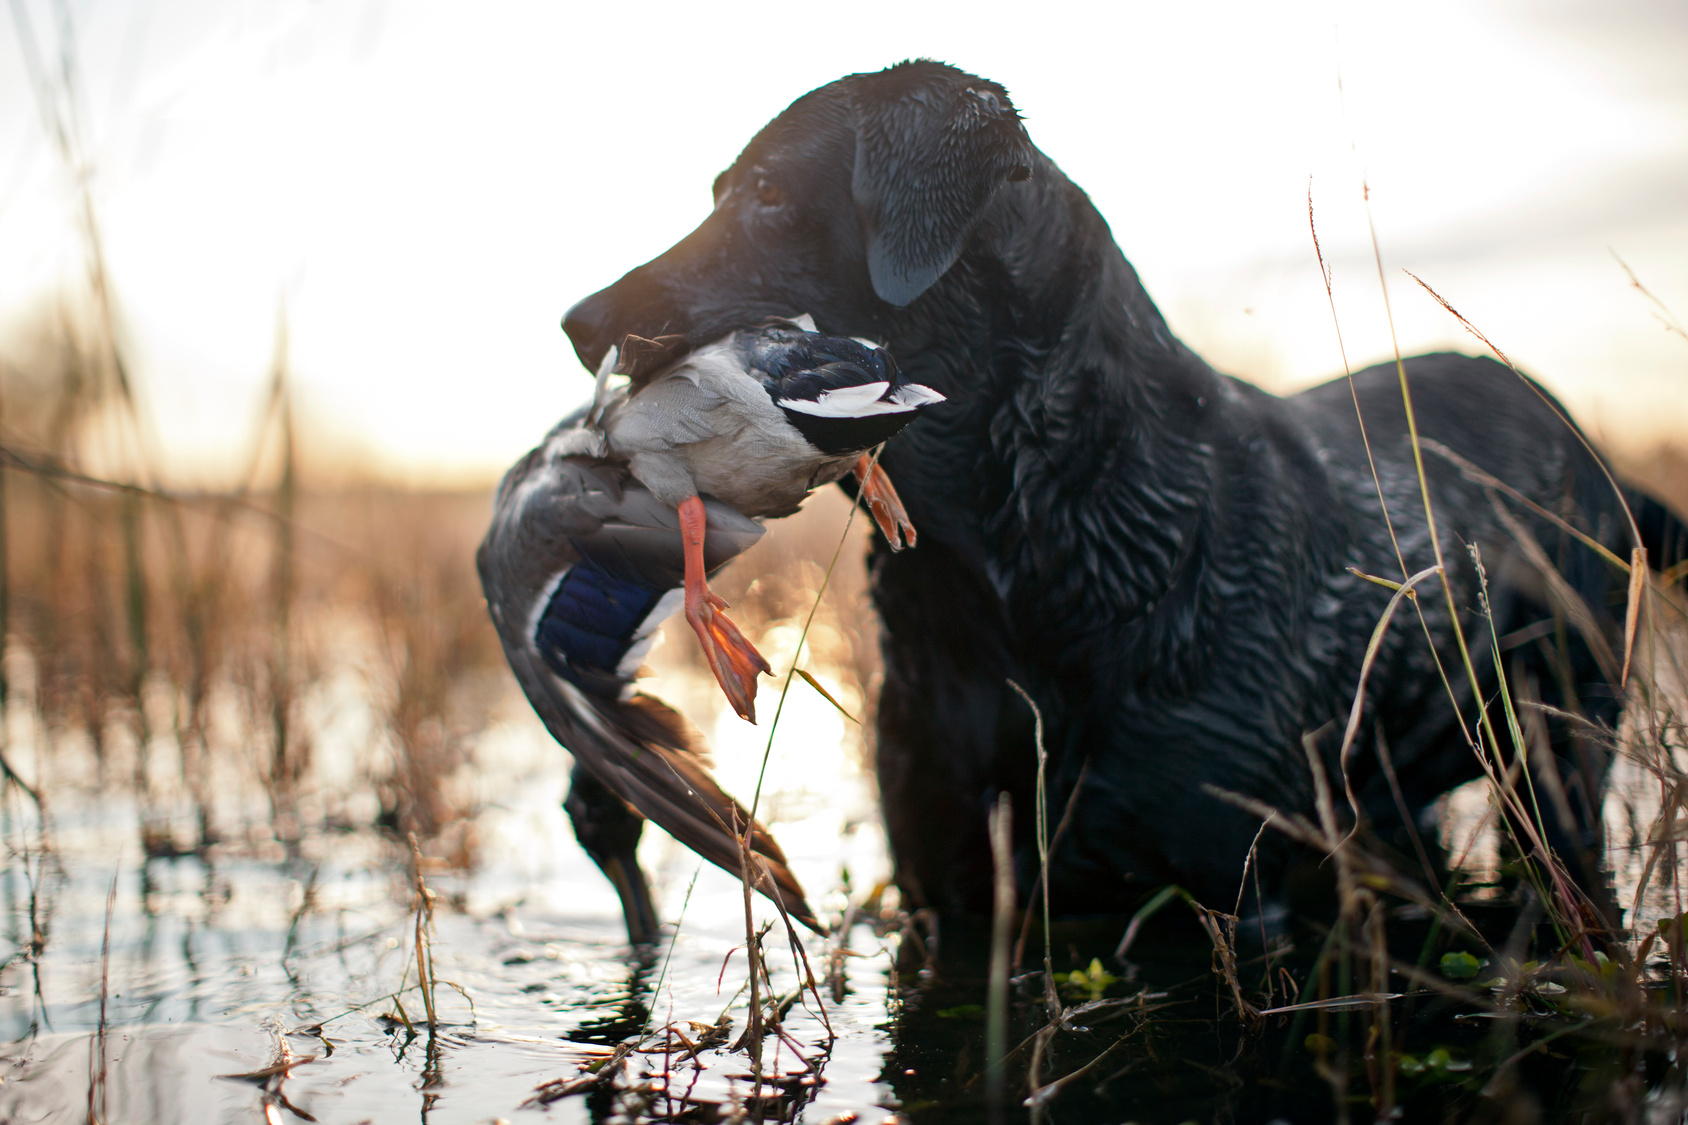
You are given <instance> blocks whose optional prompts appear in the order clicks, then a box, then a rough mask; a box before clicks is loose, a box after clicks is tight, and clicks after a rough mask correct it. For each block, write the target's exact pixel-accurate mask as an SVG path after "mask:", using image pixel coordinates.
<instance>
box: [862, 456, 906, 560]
mask: <svg viewBox="0 0 1688 1125" xmlns="http://www.w3.org/2000/svg"><path fill="white" fill-rule="evenodd" d="M855 473H856V480H857V481H858V482H859V483H860V485H861V496H862V502H863V503H864V504H866V505H867V509H868V511H869V512H872V513H873V520H874V522H875V523H877V524H878V525H879V530H880V531H882V532H884V534H885V541H886V542H887V543H889V544H891V550H893V551H900V550H902V549H903V540H904V539H907V540H908V545H909V546H910V547H912V546H914V542H915V535H914V524H912V523H910V522H909V518H908V512H907V511H905V510H904V509H903V502H902V499H901V498H900V497H898V495H897V490H896V488H894V487H893V486H892V484H891V478H890V476H889V475H887V473H886V472H885V470H884V469H882V468H880V467H879V463H878V462H877V461H875V460H874V459H873V458H872V457H870V456H868V455H867V454H866V453H864V454H862V455H861V457H860V458H858V459H857V461H856V467H855Z"/></svg>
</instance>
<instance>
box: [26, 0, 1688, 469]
mask: <svg viewBox="0 0 1688 1125" xmlns="http://www.w3.org/2000/svg"><path fill="white" fill-rule="evenodd" d="M66 3H67V4H68V5H69V7H70V9H71V13H72V23H73V24H74V27H75V30H76V36H77V43H78V57H79V59H80V63H81V77H82V101H81V109H82V114H83V128H84V132H85V135H86V137H87V140H88V146H87V147H88V151H89V153H90V154H91V157H92V160H91V163H92V167H93V172H92V175H93V180H92V184H93V191H94V197H95V200H96V203H97V206H98V209H99V213H100V216H101V220H102V222H103V224H104V230H105V235H106V240H107V246H108V252H109V259H110V263H111V268H112V273H113V276H114V279H115V283H116V290H117V297H118V300H119V303H120V307H121V311H122V315H123V318H124V321H125V323H126V325H127V327H128V332H129V335H130V338H131V341H132V344H133V346H134V348H135V352H136V356H137V358H138V362H137V368H138V374H139V378H140V382H141V383H142V385H143V387H144V388H145V392H146V395H147V397H148V401H149V402H150V404H151V407H152V410H153V411H154V413H155V416H156V425H157V428H158V431H159V432H160V434H161V435H162V436H163V439H164V443H165V445H166V446H167V448H168V449H169V450H170V451H171V454H172V456H173V458H174V461H175V465H176V467H177V471H178V473H179V474H184V475H195V474H197V473H200V472H203V471H205V470H206V469H207V467H209V466H214V465H216V464H219V463H226V462H229V461H231V460H237V459H238V458H237V457H236V456H235V455H236V454H237V453H238V452H239V451H241V450H242V449H244V447H245V444H246V442H247V441H248V440H249V437H248V434H249V432H250V426H251V423H252V419H253V418H254V416H255V415H256V414H257V412H258V410H259V407H260V404H261V398H262V390H263V381H264V378H265V371H266V368H267V365H268V360H269V354H270V350H271V345H272V338H273V335H274V324H275V317H276V311H277V307H278V304H279V303H280V302H281V301H282V300H283V299H285V302H286V305H287V309H288V320H289V324H290V328H291V333H292V358H293V363H294V368H295V371H296V374H297V376H298V379H299V381H300V387H301V389H302V394H303V397H304V399H305V409H306V410H307V411H308V412H309V415H310V416H311V417H312V418H313V419H314V420H315V422H316V424H317V426H318V428H319V432H320V433H322V434H325V435H331V437H332V440H333V441H335V442H338V443H340V444H342V445H344V444H347V443H351V444H354V445H356V446H358V447H359V448H361V449H364V450H365V451H367V452H368V454H369V455H370V456H371V457H373V458H375V459H376V460H377V461H378V462H379V463H381V464H383V465H384V466H385V467H386V468H387V469H388V471H390V472H391V473H393V474H394V475H396V476H401V477H404V478H408V479H412V480H417V481H444V480H453V479H455V480H462V479H465V478H477V477H490V476H491V475H492V474H494V473H496V472H497V471H499V470H500V469H501V468H502V467H503V466H505V465H507V464H508V463H509V462H511V461H512V460H514V459H515V457H517V456H518V455H519V454H520V453H521V452H522V451H523V450H525V449H526V448H527V447H528V446H530V445H531V444H533V442H534V441H535V440H536V439H537V438H538V437H539V436H540V434H541V433H542V432H543V431H544V430H545V428H546V427H547V426H548V425H549V423H550V422H551V421H552V420H554V419H555V418H557V417H559V416H560V415H561V414H563V413H564V412H565V411H566V410H567V409H568V408H570V407H571V406H573V405H574V404H575V403H576V402H578V401H579V400H581V399H582V398H584V397H585V395H586V394H587V392H588V390H589V384H588V380H587V376H586V374H585V372H584V371H583V370H582V369H581V368H580V366H579V364H578V362H577V361H576V360H575V358H574V355H573V352H572V351H571V350H570V348H569V347H568V343H567V340H566V339H565V337H564V336H563V334H562V332H561V330H560V329H559V328H558V322H559V320H560V318H561V315H562V312H563V310H564V309H565V308H566V307H567V306H568V305H569V304H570V303H572V302H573V301H574V300H576V299H577V298H579V297H582V296H584V295H586V294H587V293H589V292H591V291H592V290H594V289H596V288H599V287H601V286H602V285H604V284H607V283H608V282H610V281H613V280H614V279H615V278H616V277H617V276H619V275H620V274H621V273H622V272H624V271H625V270H627V269H629V268H631V267H632V266H634V265H637V264H639V263H640V262H643V261H645V260H646V259H648V258H650V257H651V256H653V255H655V254H656V253H659V252H660V251H661V250H663V249H665V248H666V247H668V246H669V245H671V244H672V243H673V242H674V241H675V240H677V239H678V238H679V237H681V236H682V235H683V234H685V233H686V231H688V230H690V229H691V228H692V227H693V226H694V225H695V224H696V223H697V222H698V221H700V220H701V219H702V218H703V217H704V215H705V214H706V213H707V211H708V208H709V202H710V199H709V185H710V182H711V180H712V179H713V178H714V176H715V174H716V173H717V172H718V171H719V170H720V169H721V168H723V167H725V166H726V165H727V164H728V163H729V162H730V161H731V160H732V158H733V156H734V155H735V154H736V153H737V152H738V150H739V149H740V148H741V147H742V146H743V144H744V143H745V142H746V141H747V140H748V139H749V138H750V136H751V134H752V133H753V132H754V131H755V130H756V129H757V128H758V127H759V126H760V125H761V124H763V123H764V122H765V121H767V120H768V119H769V118H770V117H772V116H773V115H774V114H776V113H778V112H779V111H780V110H781V109H783V108H784V107H785V106H786V105H787V104H788V103H789V102H790V101H791V100H792V99H793V98H795V97H797V96H798V95H799V94H802V93H803V92H805V91H807V90H809V89H811V88H813V87H815V86H817V85H820V84H822V83H824V82H826V81H829V80H831V79H833V78H836V77H838V76H840V75H842V74H845V73H848V72H851V71H856V70H872V69H878V68H880V67H883V66H885V65H888V64H890V63H892V62H895V61H897V60H900V59H902V58H905V57H910V56H922V55H924V56H932V57H937V58H942V59H944V60H946V61H949V62H953V63H955V64H957V65H959V66H962V67H964V68H966V69H969V70H973V71H975V72H976V73H980V74H983V75H985V76H987V77H989V78H993V79H995V80H997V81H1000V82H1002V83H1003V84H1004V85H1005V86H1007V87H1008V90H1009V92H1010V93H1011V95H1012V96H1013V97H1014V100H1015V102H1016V104H1017V105H1018V106H1019V107H1020V109H1021V111H1022V113H1023V114H1024V116H1025V118H1026V124H1027V128H1028V129H1029V131H1030V133H1031V136H1032V138H1033V140H1034V141H1035V142H1037V144H1038V145H1039V146H1040V147H1041V148H1042V149H1043V150H1044V151H1045V152H1047V153H1048V154H1049V155H1050V156H1051V157H1053V158H1054V159H1055V160H1056V161H1057V162H1058V163H1059V164H1060V165H1061V166H1062V167H1063V168H1064V169H1065V170H1066V171H1067V173H1068V174H1069V175H1071V176H1072V177H1073V178H1074V179H1075V180H1076V181H1077V182H1078V183H1079V184H1080V185H1082V186H1083V187H1084V188H1085V189H1086V190H1087V191H1089V193H1090V195H1091V197H1092V198H1093V199H1094V200H1095V201H1096V204H1097V205H1098V207H1100V209H1101V210H1102V213H1103V214H1104V215H1105V216H1106V217H1107V219H1108V220H1109V222H1110V223H1111V224H1112V226H1113V229H1114V233H1115V235H1116V236H1117V238H1118V239H1119V241H1120V244H1121V246H1122V247H1123V248H1124V250H1125V252H1126V255H1127V257H1129V258H1130V259H1131V261H1132V262H1133V264H1134V265H1135V266H1136V267H1137V269H1138V271H1139V273H1140V274H1141V275H1142V277H1143V279H1144V281H1145V283H1146V284H1147V285H1148V287H1149V290H1150V292H1151V293H1152V294H1153V295H1154V296H1155V298H1156V299H1157V300H1158V301H1159V303H1160V305H1161V307H1162V309H1163V311H1164V312H1165V313H1166V314H1167V315H1168V317H1169V319H1170V320H1171V322H1172V325H1173V327H1174V329H1175V330H1176V331H1178V332H1179V333H1180V334H1181V335H1182V336H1183V337H1184V339H1185V340H1186V341H1188V342H1189V343H1190V344H1191V345H1192V346H1194V347H1195V348H1197V350H1199V351H1201V352H1203V353H1204V354H1205V355H1206V356H1207V357H1208V358H1209V359H1210V360H1211V361H1213V362H1214V363H1215V364H1216V365H1218V366H1219V367H1221V368H1222V369H1225V370H1228V371H1231V372H1233V373H1236V374H1239V375H1244V376H1247V377H1250V378H1254V379H1256V380H1258V381H1260V382H1262V383H1264V384H1265V385H1267V386H1270V387H1273V388H1275V389H1286V388H1290V387H1294V386H1300V385H1305V384H1307V383H1310V382H1314V381H1317V380H1319V379H1322V378H1326V377H1329V376H1330V375H1333V374H1339V373H1340V371H1341V356H1340V353H1339V351H1338V348H1337V337H1336V334H1335V331H1334V330H1333V327H1332V323H1331V314H1330V310H1329V307H1328V306H1327V304H1326V300H1325V294H1324V290H1323V287H1322V285H1321V284H1320V281H1319V276H1318V271H1317V266H1316V265H1315V262H1314V258H1313V253H1312V245H1311V240H1310V239H1309V237H1308V232H1307V213H1306V212H1307V207H1306V194H1307V190H1308V183H1309V178H1311V182H1312V187H1313V193H1314V199H1315V203H1316V206H1317V209H1318V218H1319V233H1320V237H1321V240H1322V241H1323V243H1324V246H1325V250H1326V254H1327V257H1328V258H1329V260H1330V261H1331V264H1332V266H1333V269H1334V272H1335V281H1336V287H1337V307H1338V312H1339V314H1340V317H1341V326H1342V333H1343V340H1344V342H1345V343H1346V344H1347V349H1348V354H1349V356H1350V357H1351V358H1352V359H1354V360H1355V361H1356V363H1357V364H1360V363H1369V362H1375V361H1377V360H1380V359H1383V358H1385V357H1386V356H1387V355H1388V354H1389V349H1390V344H1389V334H1388V324H1387V321H1386V318H1385V314H1384V307H1383V304H1382V302H1381V300H1380V299H1379V294H1378V286H1377V278H1376V272H1375V269H1374V267H1373V266H1372V263H1371V252H1370V243H1369V241H1368V236H1367V227H1366V215H1365V212H1364V210H1363V208H1362V206H1361V188H1360V185H1361V182H1362V179H1363V180H1365V181H1366V182H1369V184H1370V187H1371V202H1372V216H1373V218H1374V220H1375V223H1376V228H1377V233H1378V237H1379V240H1380V242H1381V246H1382V252H1383V258H1384V262H1385V266H1386V269H1387V272H1388V276H1389V279H1390V281H1389V285H1390V292H1391V296H1392V298H1393V302H1394V313H1395V322H1396V328H1397V330H1398V332H1399V335H1400V341H1401V345H1402V347H1403V348H1404V349H1406V350H1407V351H1409V352H1410V351H1415V350H1424V349H1427V348H1431V347H1441V346H1449V345H1452V346H1459V347H1475V346H1476V344H1475V342H1474V341H1471V340H1470V339H1469V337H1466V336H1465V335H1464V333H1463V331H1462V330H1461V329H1460V328H1459V326H1458V325H1457V324H1456V323H1454V322H1453V321H1452V320H1451V318H1449V317H1448V316H1447V314H1446V313H1444V312H1442V311H1441V310H1440V309H1439V308H1437V307H1436V306H1435V305H1434V304H1433V303H1432V302H1431V301H1430V300H1429V298H1428V297H1426V296H1425V295H1424V294H1423V293H1422V292H1420V291H1419V290H1418V289H1417V286H1416V285H1414V284H1413V283H1412V282H1411V281H1410V280H1409V279H1407V278H1406V277H1405V276H1404V275H1403V274H1402V273H1401V272H1400V270H1401V269H1402V268H1403V267H1404V268H1408V269H1411V270H1413V272H1415V273H1417V274H1419V275H1420V276H1421V277H1423V278H1424V279H1425V280H1426V281H1428V282H1430V283H1431V284H1432V285H1434V286H1436V288H1437V289H1438V290H1439V291H1440V292H1441V293H1442V294H1443V295H1444V296H1446V297H1447V298H1448V299H1449V300H1450V301H1451V302H1452V303H1453V304H1454V305H1455V306H1456V307H1457V308H1459V309H1460V311H1461V312H1463V313H1465V314H1466V315H1467V316H1468V317H1470V318H1471V319H1472V320H1473V321H1474V322H1475V323H1476V324H1477V325H1478V326H1479V327H1481V328H1482V329H1483V330H1484V331H1485V332H1486V333H1487V334H1488V335H1489V337H1490V338H1491V339H1493V340H1494V341H1495V342H1496V343H1497V344H1498V345H1499V346H1500V347H1502V348H1503V349H1505V350H1506V351H1507V352H1508V353H1509V354H1510V355H1511V356H1512V357H1513V358H1514V359H1515V360H1516V361H1517V362H1519V363H1520V364H1521V365H1523V366H1525V367H1526V368H1527V369H1528V370H1531V371H1533V372H1534V373H1536V374H1537V375H1539V376H1540V377H1541V378H1542V379H1544V380H1545V381H1546V382H1547V383H1548V384H1549V385H1551V386H1552V387H1554V388H1555V389H1556V390H1557V391H1559V393H1561V394H1562V395H1563V396H1564V397H1565V398H1566V399H1567V400H1568V402H1569V403H1570V404H1571V405H1572V407H1573V409H1574V410H1575V412H1576V413H1577V415H1578V416H1579V417H1580V418H1581V419H1582V421H1583V422H1584V423H1585V424H1586V425H1589V426H1590V427H1592V428H1594V429H1595V430H1597V431H1598V432H1600V433H1601V434H1603V435H1605V436H1606V437H1607V438H1608V440H1622V439H1636V440H1646V441H1650V440H1657V439H1659V438H1661V437H1668V436H1675V437H1677V438H1688V341H1684V340H1683V339H1681V338H1677V337H1673V336H1671V335H1670V334H1668V333H1667V332H1666V331H1665V329H1664V328H1663V327H1662V326H1661V324H1660V323H1659V321H1658V320H1657V319H1656V318H1655V317H1654V316H1653V315H1652V314H1651V312H1650V311H1649V306H1648V304H1647V302H1646V300H1645V299H1644V298H1643V297H1642V296H1641V294H1639V293H1637V292H1636V291H1635V290H1634V289H1632V288H1630V287H1629V284H1628V281H1627V279H1626V277H1625V276H1624V274H1623V272H1622V270H1621V269H1620V268H1619V267H1618V265H1617V264H1616V263H1615V262H1614V261H1613V259H1612V257H1611V253H1610V252H1611V251H1614V250H1615V251H1616V252H1617V253H1619V254H1621V255H1622V256H1623V257H1624V259H1625V260H1626V261H1627V262H1628V263H1629V264H1630V265H1631V266H1632V267H1633V268H1634V269H1635V270H1636V272H1637V273H1638V274H1639V275H1640V277H1641V278H1642V280H1643V281H1644V282H1646V284H1647V285H1648V286H1649V288H1651V289H1652V291H1653V292H1654V293H1656V294H1657V295H1658V296H1659V297H1660V298H1661V299H1662V300H1664V301H1665V302H1666V303H1667V304H1669V305H1670V306H1671V307H1672V308H1673V309H1674V310H1675V311H1676V313H1677V314H1678V315H1679V316H1682V317H1683V318H1684V319H1688V66H1685V65H1683V63H1682V60H1683V59H1685V58H1688V5H1684V4H1682V3H1681V2H1680V0H1645V2H1641V3H1598V4H1595V3H1586V4H1567V3H1530V4H1524V3H1510V4H1500V3H1493V2H1470V0H1467V2H1461V3H1440V2H1420V3H1416V4H1413V5H1399V4H1392V5H1379V4H1370V3H1353V4H1347V3H1311V4H1303V5H1295V4H1260V3H1257V2H1236V3H1208V4H1166V3H1162V2H1158V0H1157V2H1155V3H1120V4H1109V5H1103V4H1067V3H1060V2H1057V0H1035V2H1032V3H1026V2H1024V0H1022V2H1020V3H1014V4H1008V3H993V2H988V0H981V2H977V3H973V4H969V5H966V6H965V7H960V6H956V5H950V4H942V5H940V4H926V5H921V4H914V3H909V2H908V0H899V2H896V3H885V2H881V0H858V2H857V3H854V4H851V5H848V6H839V5H783V6H780V7H779V8H777V9H770V8H768V7H767V6H765V5H756V6H751V5H742V4H738V3H730V2H718V3H713V4H697V3H686V4H672V5H667V4H644V5H621V4H592V5H587V4H581V3H567V4H537V3H535V4H527V5H516V4H496V3H479V4H474V5H462V4H456V5H446V4H431V3H423V2H420V0H405V2H404V3H391V2H388V0H322V2H306V0H263V2H253V0H175V2H154V0H66ZM21 6H22V9H23V10H24V11H26V12H28V13H29V17H30V22H31V25H32V28H33V34H34V36H35V37H36V39H37V40H38V41H39V42H40V43H41V45H42V48H43V51H44V53H45V54H46V55H47V56H48V57H49V58H55V57H56V55H57V46H56V27H57V21H56V17H55V15H54V11H53V9H52V8H51V7H50V6H48V5H47V4H46V3H44V2H42V0H21ZM7 14H8V15H12V9H8V12H7ZM19 46H20V44H19V39H18V27H17V24H16V22H14V20H7V21H5V22H0V354H4V353H3V349H4V347H5V340H6V338H7V336H6V334H7V333H8V332H10V333H11V334H12V335H13V337H14V338H15V336H16V334H17V333H18V332H19V330H20V326H21V325H23V324H25V323H26V322H27V321H28V319H29V318H31V317H32V316H39V315H40V313H41V311H42V309H43V308H44V307H45V305H46V303H47V300H48V295H50V294H51V293H53V292H55V291H56V290H57V289H62V288H63V287H65V286H67V285H74V284H75V280H76V279H77V278H78V277H79V276H80V270H81V265H80V263H81V257H80V254H81V251H80V248H79V244H78V242H77V235H76V231H75V226H74V223H73V221H72V213H71V209H70V200H71V198H72V193H71V191H70V190H69V186H68V182H69V181H68V177H67V174H66V171H65V169H64V168H63V167H62V165H61V164H60V162H59V161H58V158H57V156H56V155H55V153H54V151H53V149H52V148H51V147H50V146H49V145H48V144H47V143H46V141H45V139H44V135H43V132H42V128H41V123H40V116H39V114H38V113H37V111H36V108H35V104H34V102H33V100H32V97H31V93H30V88H29V85H28V83H27V81H26V80H25V76H24V69H23V63H22V55H21V53H20V50H19Z"/></svg>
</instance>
